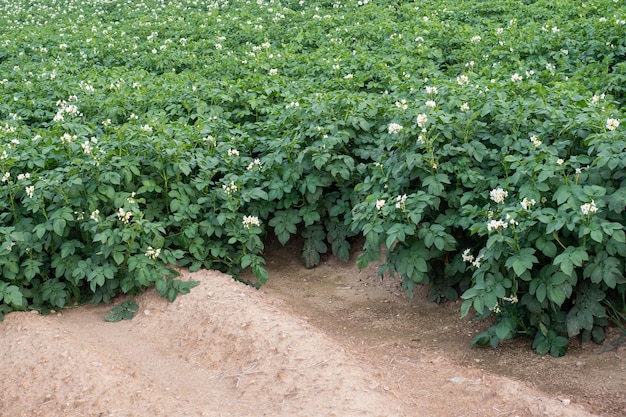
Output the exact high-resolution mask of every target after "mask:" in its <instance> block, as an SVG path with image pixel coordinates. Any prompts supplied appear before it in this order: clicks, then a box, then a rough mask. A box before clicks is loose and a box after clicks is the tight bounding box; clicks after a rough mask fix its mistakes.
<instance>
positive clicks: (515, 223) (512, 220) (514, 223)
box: [506, 213, 519, 226]
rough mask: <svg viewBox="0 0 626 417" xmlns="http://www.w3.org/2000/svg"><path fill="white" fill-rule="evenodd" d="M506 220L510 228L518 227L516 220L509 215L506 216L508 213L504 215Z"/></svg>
mask: <svg viewBox="0 0 626 417" xmlns="http://www.w3.org/2000/svg"><path fill="white" fill-rule="evenodd" d="M506 219H507V220H508V221H509V224H510V225H512V226H517V225H519V222H518V221H517V220H515V219H514V218H513V217H511V215H510V214H508V213H507V215H506Z"/></svg>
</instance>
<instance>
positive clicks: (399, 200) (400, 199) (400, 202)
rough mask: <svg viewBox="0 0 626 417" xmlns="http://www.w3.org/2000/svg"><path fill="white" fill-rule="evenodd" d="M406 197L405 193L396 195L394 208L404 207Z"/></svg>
mask: <svg viewBox="0 0 626 417" xmlns="http://www.w3.org/2000/svg"><path fill="white" fill-rule="evenodd" d="M406 199H407V196H406V194H403V195H399V196H397V197H396V208H397V209H403V208H405V207H406Z"/></svg>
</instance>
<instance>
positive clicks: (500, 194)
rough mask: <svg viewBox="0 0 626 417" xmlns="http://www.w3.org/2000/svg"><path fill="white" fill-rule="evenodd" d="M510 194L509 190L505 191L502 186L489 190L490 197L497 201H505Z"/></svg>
mask: <svg viewBox="0 0 626 417" xmlns="http://www.w3.org/2000/svg"><path fill="white" fill-rule="evenodd" d="M508 195H509V192H508V191H504V190H503V189H502V188H495V189H493V190H491V191H490V192H489V198H491V199H492V200H493V201H495V202H496V203H502V202H504V199H505V198H506V197H507V196H508Z"/></svg>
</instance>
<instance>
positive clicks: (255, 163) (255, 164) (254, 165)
mask: <svg viewBox="0 0 626 417" xmlns="http://www.w3.org/2000/svg"><path fill="white" fill-rule="evenodd" d="M260 166H261V160H260V159H259V158H256V159H255V160H254V161H252V162H250V163H249V164H248V167H247V168H246V169H247V170H248V171H252V170H253V169H254V168H257V167H260Z"/></svg>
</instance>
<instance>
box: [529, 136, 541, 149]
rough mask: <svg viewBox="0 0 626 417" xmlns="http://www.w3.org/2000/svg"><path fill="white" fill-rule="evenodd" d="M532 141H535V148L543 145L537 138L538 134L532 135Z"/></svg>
mask: <svg viewBox="0 0 626 417" xmlns="http://www.w3.org/2000/svg"><path fill="white" fill-rule="evenodd" d="M530 141H531V142H532V143H533V145H535V148H538V147H539V146H541V141H540V140H539V139H537V136H534V135H533V136H531V137H530Z"/></svg>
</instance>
